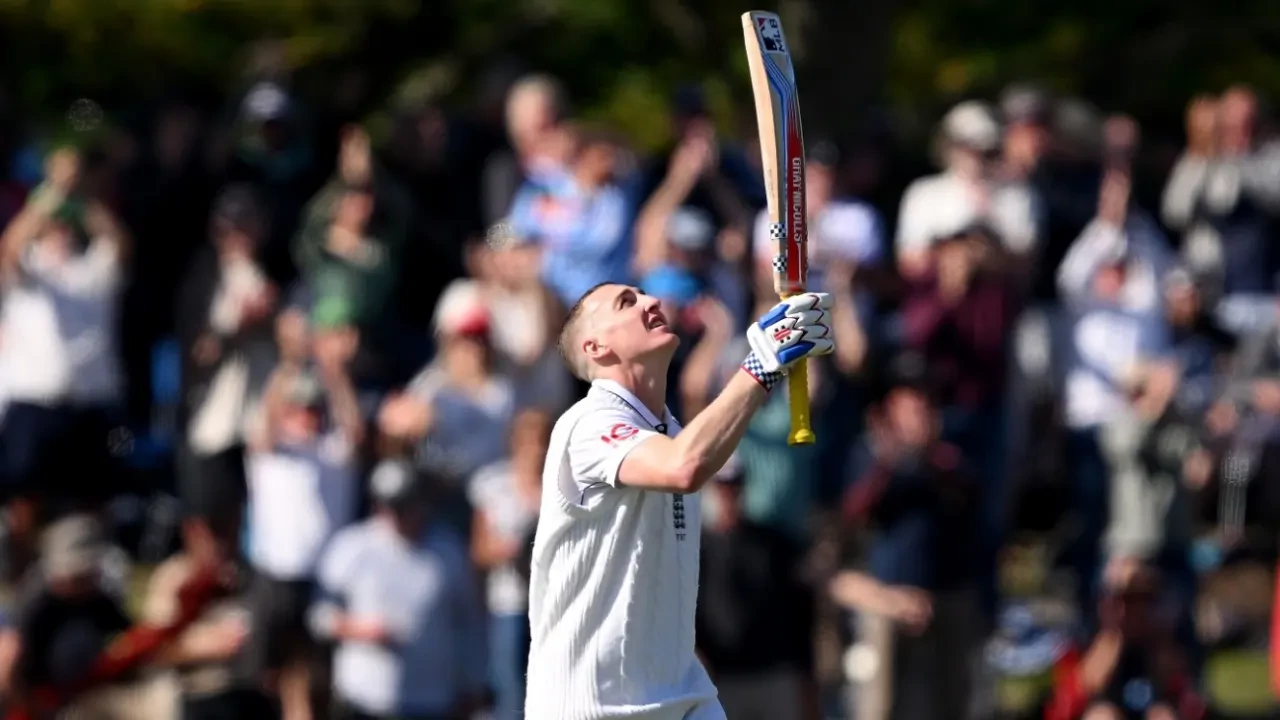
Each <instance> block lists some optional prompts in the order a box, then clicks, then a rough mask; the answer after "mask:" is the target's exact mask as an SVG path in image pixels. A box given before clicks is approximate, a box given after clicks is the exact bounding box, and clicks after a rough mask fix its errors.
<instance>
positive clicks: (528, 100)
mask: <svg viewBox="0 0 1280 720" xmlns="http://www.w3.org/2000/svg"><path fill="white" fill-rule="evenodd" d="M506 115H507V117H506V120H507V140H508V142H509V143H510V144H511V149H510V151H500V152H498V153H496V154H495V155H494V156H493V157H491V158H489V160H488V161H486V163H485V169H484V175H483V177H482V179H481V186H482V190H481V193H482V194H481V205H482V217H483V220H484V224H485V226H492V225H494V224H495V223H498V222H500V221H502V220H504V219H506V217H507V214H508V213H509V212H510V210H511V206H512V203H513V202H514V201H515V199H516V198H517V197H518V194H519V191H520V189H521V187H523V186H525V185H526V184H528V183H533V184H544V183H549V182H550V183H553V182H557V181H558V176H559V175H560V174H561V173H562V172H563V171H564V169H565V167H564V166H565V163H566V162H567V161H568V157H567V156H566V155H565V150H566V149H567V148H566V136H567V134H568V133H567V128H565V127H564V122H565V120H566V119H567V115H566V108H565V97H564V90H563V89H562V88H561V86H560V82H559V81H558V80H556V79H555V78H552V77H550V76H547V75H530V76H526V77H524V78H521V79H520V80H519V81H518V82H516V84H515V85H513V86H512V87H511V89H510V91H508V93H507V108H506Z"/></svg>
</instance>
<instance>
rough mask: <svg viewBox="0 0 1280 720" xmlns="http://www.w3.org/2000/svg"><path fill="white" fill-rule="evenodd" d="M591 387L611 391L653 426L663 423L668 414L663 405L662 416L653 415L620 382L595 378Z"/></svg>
mask: <svg viewBox="0 0 1280 720" xmlns="http://www.w3.org/2000/svg"><path fill="white" fill-rule="evenodd" d="M591 387H593V388H600V389H601V390H604V391H605V392H610V393H613V394H614V395H617V396H618V397H619V398H621V399H622V400H623V401H624V402H626V403H627V404H628V405H630V406H631V407H632V408H633V409H635V411H636V412H638V413H640V415H641V416H642V417H644V419H645V422H647V423H649V424H650V425H652V426H653V427H655V428H656V427H658V426H659V425H662V424H664V423H665V419H666V416H667V415H668V414H669V413H668V412H667V409H666V407H663V408H662V414H663V417H662V418H658V417H656V416H654V414H653V412H652V411H651V410H649V408H648V407H646V406H645V404H644V403H643V402H641V401H640V398H638V397H636V395H635V393H633V392H631V391H630V390H628V389H626V388H625V387H623V386H622V385H621V384H620V383H618V382H616V381H614V380H608V379H604V378H597V379H595V380H592V381H591Z"/></svg>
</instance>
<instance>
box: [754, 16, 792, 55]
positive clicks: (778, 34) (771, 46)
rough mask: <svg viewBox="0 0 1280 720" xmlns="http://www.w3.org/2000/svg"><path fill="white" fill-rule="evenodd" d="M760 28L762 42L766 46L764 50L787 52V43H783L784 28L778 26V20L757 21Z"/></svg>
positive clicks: (764, 19) (765, 19)
mask: <svg viewBox="0 0 1280 720" xmlns="http://www.w3.org/2000/svg"><path fill="white" fill-rule="evenodd" d="M756 22H757V23H759V26H760V42H762V43H763V44H764V49H765V50H767V51H768V52H780V53H784V52H786V51H787V46H786V43H784V42H783V41H782V26H780V25H779V24H778V18H771V17H770V18H760V19H759V20H757V21H756Z"/></svg>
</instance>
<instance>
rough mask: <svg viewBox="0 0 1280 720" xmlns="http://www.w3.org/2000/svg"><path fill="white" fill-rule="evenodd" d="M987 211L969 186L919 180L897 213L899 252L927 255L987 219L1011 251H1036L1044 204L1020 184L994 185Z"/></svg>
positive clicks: (951, 179) (948, 176) (946, 178)
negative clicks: (956, 234) (952, 237)
mask: <svg viewBox="0 0 1280 720" xmlns="http://www.w3.org/2000/svg"><path fill="white" fill-rule="evenodd" d="M989 193H990V197H989V198H988V207H987V208H986V212H985V213H984V212H983V208H981V207H980V206H979V201H978V198H977V196H976V194H975V193H974V192H973V191H972V190H971V189H970V186H969V183H967V182H966V181H965V180H963V179H962V178H960V177H959V176H957V175H955V174H953V173H949V172H943V173H938V174H937V175H929V176H926V177H922V178H918V179H917V180H915V181H914V182H912V183H911V184H910V185H908V186H907V190H906V192H905V193H903V196H902V204H901V205H900V206H899V211H898V239H897V242H896V248H897V253H898V255H899V257H901V256H902V255H903V254H904V253H914V252H921V251H924V250H928V249H929V248H930V247H932V246H933V244H934V243H936V242H937V241H938V240H940V239H942V238H945V237H948V236H951V235H954V234H955V233H957V232H960V231H962V230H964V229H965V228H967V227H969V226H971V225H973V224H974V223H975V222H979V221H983V220H985V221H986V223H987V224H988V225H989V226H990V227H991V229H992V230H994V231H995V232H996V233H997V234H998V235H999V236H1000V240H1001V242H1002V243H1003V244H1004V246H1005V247H1006V248H1007V249H1009V250H1010V251H1011V252H1014V253H1018V254H1023V253H1029V252H1033V251H1035V250H1036V249H1037V245H1038V243H1039V239H1040V217H1041V208H1040V200H1039V198H1038V197H1037V195H1036V194H1035V192H1034V191H1032V190H1031V188H1029V187H1027V186H1026V185H1023V184H1020V183H999V184H997V183H991V184H989Z"/></svg>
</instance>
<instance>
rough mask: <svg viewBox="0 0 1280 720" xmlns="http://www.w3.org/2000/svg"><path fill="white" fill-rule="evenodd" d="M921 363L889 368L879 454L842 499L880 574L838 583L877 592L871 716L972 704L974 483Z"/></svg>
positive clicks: (955, 709) (874, 444)
mask: <svg viewBox="0 0 1280 720" xmlns="http://www.w3.org/2000/svg"><path fill="white" fill-rule="evenodd" d="M923 363H924V361H923V359H922V358H920V357H919V356H916V355H905V356H902V357H900V358H898V359H897V361H896V362H895V363H894V365H893V367H892V368H891V376H890V378H889V382H888V383H887V386H886V388H885V394H884V395H883V398H882V399H881V400H880V401H879V402H878V403H877V404H876V405H875V406H874V407H873V408H872V410H871V411H870V412H869V415H870V417H869V418H868V428H869V433H870V437H869V443H870V447H871V451H872V458H873V459H872V462H871V465H870V467H869V468H868V469H867V471H866V473H865V474H864V475H863V476H862V477H861V478H860V479H859V480H857V481H856V482H855V484H854V485H853V486H852V487H851V488H850V489H849V491H848V493H847V494H846V497H845V501H844V507H843V512H844V517H845V520H846V522H849V523H853V524H855V526H857V527H862V526H868V527H869V529H871V531H872V533H873V535H872V540H871V545H870V546H869V548H868V552H867V558H868V567H867V569H868V573H869V575H870V576H871V577H872V578H873V579H874V581H875V583H874V584H872V585H871V586H870V587H869V588H865V589H863V590H862V591H856V590H857V588H856V587H850V585H855V586H856V585H858V584H866V583H859V582H856V581H858V579H859V578H858V577H857V576H847V575H846V576H841V579H840V580H839V581H838V584H837V586H836V587H835V588H834V589H835V590H837V593H838V594H839V595H842V596H846V598H847V599H851V600H854V601H855V603H857V602H859V598H861V601H860V602H863V603H867V602H868V601H870V602H869V603H868V604H866V605H865V609H866V610H867V612H864V613H863V614H862V617H861V619H860V622H859V638H860V642H861V643H864V644H865V647H866V648H867V649H868V651H869V652H870V653H871V656H872V657H874V658H875V663H874V668H875V670H874V672H873V674H872V676H871V677H870V678H868V680H867V682H866V683H865V684H864V686H863V687H862V688H860V692H859V700H858V702H859V710H858V714H857V716H858V717H859V718H867V719H868V720H871V719H873V718H900V717H903V718H917V717H918V718H939V719H940V718H945V717H955V716H956V715H957V714H961V713H963V712H966V709H967V708H968V707H969V704H968V703H969V700H970V690H971V688H970V685H971V678H970V675H969V673H968V672H965V669H968V668H970V667H971V663H972V662H973V656H974V653H975V652H976V651H977V648H978V639H979V630H978V628H979V627H980V622H979V617H980V616H979V606H978V598H977V587H976V586H977V584H978V575H977V570H978V567H977V565H978V562H979V555H978V551H979V547H978V542H976V536H975V533H974V532H973V531H972V527H973V525H974V521H975V514H976V513H975V511H976V506H975V503H974V499H975V498H974V495H975V491H976V489H977V488H975V487H974V485H973V481H972V476H971V474H970V473H969V471H968V470H967V468H966V467H965V464H964V461H963V456H962V455H961V453H960V451H959V449H958V448H956V447H955V446H953V445H949V444H947V443H945V442H943V441H942V440H941V436H940V430H941V417H940V416H939V413H938V409H937V407H936V405H935V404H934V402H933V400H932V399H931V397H930V385H931V382H930V381H929V380H928V378H927V376H926V375H925V372H926V371H925V365H924V364H923ZM842 586H843V587H842ZM855 591H856V592H855ZM848 596H852V597H851V598H850V597H848ZM886 601H889V602H886Z"/></svg>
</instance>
